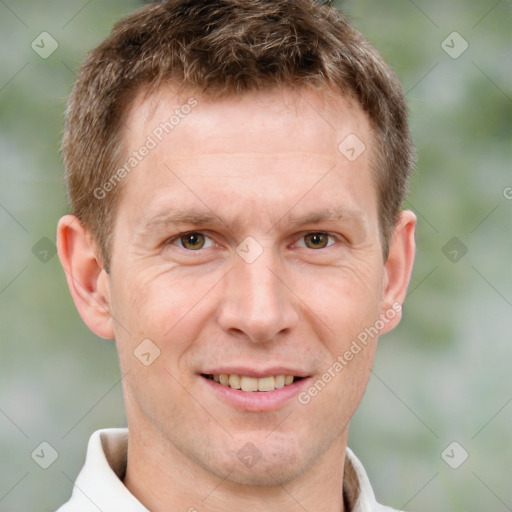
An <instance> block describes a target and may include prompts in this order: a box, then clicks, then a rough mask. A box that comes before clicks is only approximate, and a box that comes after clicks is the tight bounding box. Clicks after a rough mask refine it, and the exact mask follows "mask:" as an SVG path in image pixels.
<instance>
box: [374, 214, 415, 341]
mask: <svg viewBox="0 0 512 512" xmlns="http://www.w3.org/2000/svg"><path fill="white" fill-rule="evenodd" d="M415 229H416V216H415V215H414V213H413V212H411V211H410V210H404V211H402V212H401V213H400V216H399V218H398V221H397V223H396V226H395V229H394V231H393V235H392V237H391V240H390V244H389V255H388V259H387V261H386V263H385V276H384V294H383V300H382V313H383V314H385V315H386V313H387V312H388V313H389V312H391V311H393V315H392V320H391V321H389V322H388V323H387V324H386V327H385V328H384V329H383V330H382V331H381V334H382V333H384V332H388V331H390V330H391V329H393V328H394V327H396V326H397V325H398V323H399V322H400V319H401V316H402V315H401V311H402V308H401V306H402V304H403V302H404V299H405V296H406V293H407V287H408V285H409V280H410V278H411V273H412V267H413V263H414V256H415V253H416V244H415V241H414V231H415ZM396 312H398V314H395V313H396ZM388 316H391V315H388Z"/></svg>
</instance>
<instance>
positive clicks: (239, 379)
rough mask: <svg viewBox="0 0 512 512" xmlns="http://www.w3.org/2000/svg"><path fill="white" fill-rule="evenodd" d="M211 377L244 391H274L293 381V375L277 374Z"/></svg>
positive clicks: (224, 384)
mask: <svg viewBox="0 0 512 512" xmlns="http://www.w3.org/2000/svg"><path fill="white" fill-rule="evenodd" d="M210 378H211V379H213V380H214V381H215V382H218V383H220V384H222V385H223V386H229V387H230V388H233V389H241V390H242V391H249V392H252V391H273V390H274V389H280V388H282V387H284V386H289V385H290V384H292V383H293V380H294V377H293V375H276V376H270V377H262V378H260V379H258V378H255V377H247V376H246V375H235V374H232V375H227V374H225V373H221V374H220V375H211V376H210Z"/></svg>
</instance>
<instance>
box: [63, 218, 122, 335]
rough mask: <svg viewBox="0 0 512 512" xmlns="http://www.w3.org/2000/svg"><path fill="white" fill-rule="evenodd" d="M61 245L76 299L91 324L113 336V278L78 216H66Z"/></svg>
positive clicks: (72, 292) (65, 268)
mask: <svg viewBox="0 0 512 512" xmlns="http://www.w3.org/2000/svg"><path fill="white" fill-rule="evenodd" d="M57 248H58V252H59V258H60V261H61V264H62V267H63V268H64V272H65V274H66V280H67V283H68V286H69V291H70V292H71V296H72V297H73V301H74V302H75V305H76V307H77V309H78V312H79V314H80V316H81V317H82V320H83V321H84V322H85V324H86V325H87V327H89V329H91V331H93V332H94V333H95V334H97V335H98V336H100V337H102V338H108V339H113V338H114V329H113V322H112V317H111V314H110V300H109V281H108V280H109V278H108V275H107V274H106V272H105V271H104V270H103V265H102V263H101V259H100V257H99V254H98V253H99V251H98V249H97V246H96V244H95V242H94V240H93V238H92V236H91V234H90V232H89V231H88V230H87V228H85V227H84V226H83V225H82V223H81V222H80V220H79V219H78V218H77V217H75V216H74V215H65V216H64V217H62V218H61V219H60V221H59V224H58V228H57Z"/></svg>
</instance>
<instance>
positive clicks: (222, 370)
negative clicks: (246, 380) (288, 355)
mask: <svg viewBox="0 0 512 512" xmlns="http://www.w3.org/2000/svg"><path fill="white" fill-rule="evenodd" d="M200 373H201V374H203V375H220V374H225V375H245V376H246V377H253V378H256V379H261V378H264V377H272V376H276V375H293V376H294V377H308V376H309V375H310V374H309V373H308V372H306V371H304V370H299V369H297V368H290V367H287V366H272V367H270V368H265V369H262V368H258V369H257V368H248V367H246V366H220V367H218V368H213V369H208V370H205V371H201V372H200Z"/></svg>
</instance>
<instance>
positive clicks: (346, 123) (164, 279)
mask: <svg viewBox="0 0 512 512" xmlns="http://www.w3.org/2000/svg"><path fill="white" fill-rule="evenodd" d="M195 97H196V98H197V100H198V105H197V106H196V107H195V108H194V109H193V111H192V112H191V113H190V114H189V115H188V116H187V117H186V119H184V120H182V121H181V123H180V124H179V126H177V127H176V128H175V129H174V130H173V131H172V133H170V134H169V135H168V136H167V137H165V138H164V139H163V140H162V142H160V143H159V144H158V145H157V147H156V148H154V149H152V150H151V151H150V152H149V154H148V155H147V156H146V157H145V158H144V159H143V161H141V162H140V163H139V164H138V166H137V167H136V169H134V170H133V171H132V172H131V174H130V175H129V176H128V177H127V178H126V179H125V182H124V183H123V187H124V189H123V193H122V195H121V200H120V204H119V209H118V212H117V217H116V225H115V229H114V235H113V241H112V259H111V268H110V272H109V273H108V274H107V273H106V272H105V271H104V270H103V265H102V261H101V258H100V256H99V252H98V250H97V246H96V244H95V242H94V240H93V238H92V237H91V235H90V234H89V232H88V231H87V229H86V228H84V227H83V226H82V225H81V224H80V222H79V221H78V220H77V219H76V218H74V217H73V216H70V215H68V216H65V217H63V218H62V219H61V221H60V223H59V227H58V247H59V254H60V258H61V261H62V264H63V266H64V269H65V271H66V275H67V278H68V283H69V287H70V289H71V293H72V295H73V298H74V300H75V303H76V305H77V308H78V310H79V312H80V314H81V316H82V318H83V320H84V321H85V323H86V324H87V325H88V326H89V328H90V329H91V330H92V331H94V332H95V333H96V334H98V335H99V336H102V337H104V338H115V340H116V343H117V347H118V351H119V358H120V365H121V370H122V373H123V375H124V378H123V386H124V388H123V389H124V397H125V402H126V412H127V419H128V425H129V428H130V437H129V447H128V467H127V474H126V478H125V485H126V486H127V487H128V489H129V490H130V491H131V492H132V493H133V494H134V495H135V496H136V497H137V498H138V499H139V500H140V501H141V502H142V503H143V504H144V505H145V506H146V507H147V508H149V509H150V510H152V511H164V510H183V511H186V510H190V509H191V508H192V507H193V508H195V509H196V510H198V511H212V512H213V511H225V510H243V509H244V508H247V509H248V510H265V511H280V512H283V511H298V510H301V511H302V510H304V509H306V510H311V511H320V510H321V511H336V512H339V511H340V510H343V499H342V481H343V464H344V456H345V455H344V454H345V448H346V445H347V436H348V426H349V422H350V419H351V417H352V415H353V414H354V412H355V410H356V408H357V406H358V404H359V402H360V400H361V397H362V395H363V392H364V390H365V387H366V384H367V381H368V378H369V374H370V370H371V366H372V363H373V358H374V354H375V350H376V346H377V338H378V337H377V336H376V337H374V338H373V339H371V340H370V341H369V343H368V344H367V346H366V347H364V348H363V349H362V350H361V351H360V352H359V353H358V354H357V355H355V356H354V358H353V359H352V360H351V361H350V362H349V364H348V365H347V366H346V367H345V368H344V369H343V371H341V372H338V373H336V376H335V377H334V378H332V380H331V381H330V382H329V383H328V385H326V386H325V388H324V389H322V390H321V391H320V392H319V393H318V394H317V396H315V397H314V398H312V399H311V400H310V402H309V403H307V404H305V405H304V404H301V403H300V402H299V401H298V400H297V397H293V398H292V399H290V400H288V401H286V402H285V403H284V404H282V405H281V406H279V407H278V408H277V409H276V410H271V411H268V410H265V411H260V412H256V411H252V410H244V409H241V408H239V407H235V406H233V405H232V404H230V403H228V402H226V401H225V400H223V399H222V398H221V397H220V396H219V395H218V394H217V393H214V392H213V391H212V389H211V386H210V385H209V384H207V382H206V381H205V379H204V378H203V377H201V375H200V374H201V373H202V372H203V371H205V370H206V369H212V368H219V367H220V366H223V365H233V366H243V367H247V368H253V369H255V370H264V369H266V368H269V367H270V366H276V365H281V366H286V367H292V368H295V369H300V370H301V371H302V372H303V373H304V375H306V376H309V378H310V380H309V381H308V382H309V385H311V384H312V383H314V382H315V381H317V380H318V379H319V378H320V377H321V376H322V374H323V373H324V372H325V371H327V369H328V368H329V367H332V364H333V362H334V361H335V360H336V358H337V357H338V356H340V355H342V354H344V353H345V351H346V350H348V349H349V347H350V345H351V343H352V341H353V340H355V339H356V338H357V336H358V334H359V333H360V332H362V331H364V329H365V328H368V327H370V326H373V325H374V324H375V322H376V320H377V319H378V318H379V315H382V314H384V315H385V314H386V312H388V311H389V310H391V309H393V304H395V305H396V304H402V302H403V299H404V297H405V293H406V289H407V285H408V282H409V278H410V274H411V269H412V264H413V260H414V251H415V248H414V228H415V224H416V219H415V217H414V214H413V213H412V212H410V211H404V212H402V213H401V214H400V217H399V220H398V223H397V225H396V229H395V231H394V234H393V237H392V239H391V243H390V251H389V257H388V259H387V260H386V261H384V260H383V256H382V245H381V240H380V237H379V223H378V215H377V206H378V205H377V195H376V186H375V183H374V178H373V176H372V173H371V171H370V153H371V149H372V139H371V131H370V127H369V122H368V120H367V118H366V115H365V114H364V113H363V112H362V111H361V110H360V109H359V108H358V107H357V106H355V105H350V104H348V103H347V102H344V101H340V99H339V98H335V97H334V96H333V95H331V94H327V93H325V94H319V93H318V92H314V91H310V90H302V91H300V92H297V91H291V90H273V91H268V92H261V91H260V92H257V93H250V94H245V95H243V96H241V97H236V98H235V97H228V98H225V99H220V100H215V101H208V100H206V99H204V98H201V97H200V96H195ZM187 98H188V96H186V95H185V94H183V93H182V95H181V97H180V96H177V95H176V93H175V92H173V91H172V90H171V89H166V90H161V91H159V92H158V93H157V94H155V95H153V96H150V97H149V98H146V99H143V98H142V97H141V98H139V99H138V100H137V101H136V102H135V103H134V105H133V106H132V108H131V110H130V112H129V113H128V115H127V118H126V124H127V127H128V129H127V130H126V132H125V142H126V148H127V154H128V153H129V152H130V151H132V150H134V149H136V148H139V147H140V146H141V145H142V144H144V141H145V139H146V137H147V135H148V134H150V133H151V132H152V130H153V129H154V128H155V126H157V125H158V124H159V123H160V122H161V121H162V120H165V119H168V118H169V116H170V115H171V114H172V112H173V110H174V109H175V108H176V107H177V106H179V105H182V104H184V103H185V102H186V101H187ZM349 134H356V135H357V137H358V138H359V139H360V140H361V141H363V143H364V144H365V145H366V151H364V152H363V153H362V154H361V155H360V156H359V157H358V158H357V159H356V160H355V161H353V162H351V161H349V160H348V159H347V158H345V156H343V155H342V154H341V153H340V151H339V150H338V145H339V143H340V142H341V141H342V140H343V139H344V138H345V137H346V136H347V135H349ZM185 209H186V210H191V211H193V212H196V213H197V212H205V213H208V214H210V215H213V219H211V220H208V221H205V220H198V219H196V220H198V222H199V223H193V222H190V221H187V222H180V223H174V222H171V221H169V218H170V217H172V216H173V215H174V214H175V213H176V211H177V210H180V211H181V210H185ZM325 210H330V211H336V212H338V213H340V212H341V216H340V215H338V216H334V217H333V218H330V219H324V220H322V219H318V218H316V219H313V218H311V217H312V216H314V215H315V214H317V213H319V214H320V217H321V216H322V215H321V214H322V213H325ZM182 213H183V212H182ZM305 217H310V218H309V219H306V218H305ZM192 231H193V232H200V234H199V237H201V236H202V235H206V238H204V239H201V238H199V240H200V241H201V240H204V241H205V245H204V246H202V248H199V249H195V247H196V246H197V245H199V246H201V243H199V244H196V245H193V249H190V244H189V245H187V246H186V247H188V248H185V246H183V239H180V234H182V233H185V232H192ZM308 233H325V235H322V236H321V237H320V239H318V238H316V239H313V240H312V238H311V237H309V238H308V237H306V235H308ZM327 235H331V236H327ZM246 237H252V238H253V239H254V240H256V242H257V244H259V246H260V248H261V249H262V250H263V252H262V254H261V255H260V256H259V257H258V258H257V259H256V260H255V261H254V262H252V263H247V262H246V261H244V259H242V258H241V257H240V256H239V255H238V254H237V252H236V249H237V247H238V246H239V245H240V243H241V242H242V241H243V240H244V239H245V238H246ZM180 240H181V242H180ZM186 240H187V239H185V242H186ZM315 240H316V241H317V242H316V243H315ZM318 240H320V243H318ZM196 241H197V239H196ZM180 243H181V245H180ZM324 245H325V246H324ZM399 320H400V314H396V315H394V318H393V319H391V320H390V321H389V322H387V323H386V324H385V326H384V327H383V329H382V330H381V333H383V332H386V331H388V330H390V329H392V328H393V327H395V326H396V324H397V323H398V322H399ZM147 338H149V339H150V340H152V342H153V343H154V344H155V345H156V346H158V348H159V349H160V356H159V357H158V358H157V359H156V360H155V361H154V362H153V363H152V364H151V365H149V366H145V365H143V364H141V362H140V361H139V360H138V359H137V358H136V357H134V354H133V352H134V350H135V349H136V348H137V346H138V345H139V344H140V343H141V341H142V340H144V339H147ZM306 389H307V387H306ZM249 442H250V443H252V444H253V445H254V446H255V447H256V448H257V450H258V452H259V453H260V454H261V459H260V460H259V461H258V462H257V463H256V464H254V465H252V466H251V467H247V466H246V465H244V464H243V463H242V462H241V460H240V459H239V457H237V453H238V452H239V450H240V449H242V448H243V447H244V446H245V445H246V444H247V443H249Z"/></svg>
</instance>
